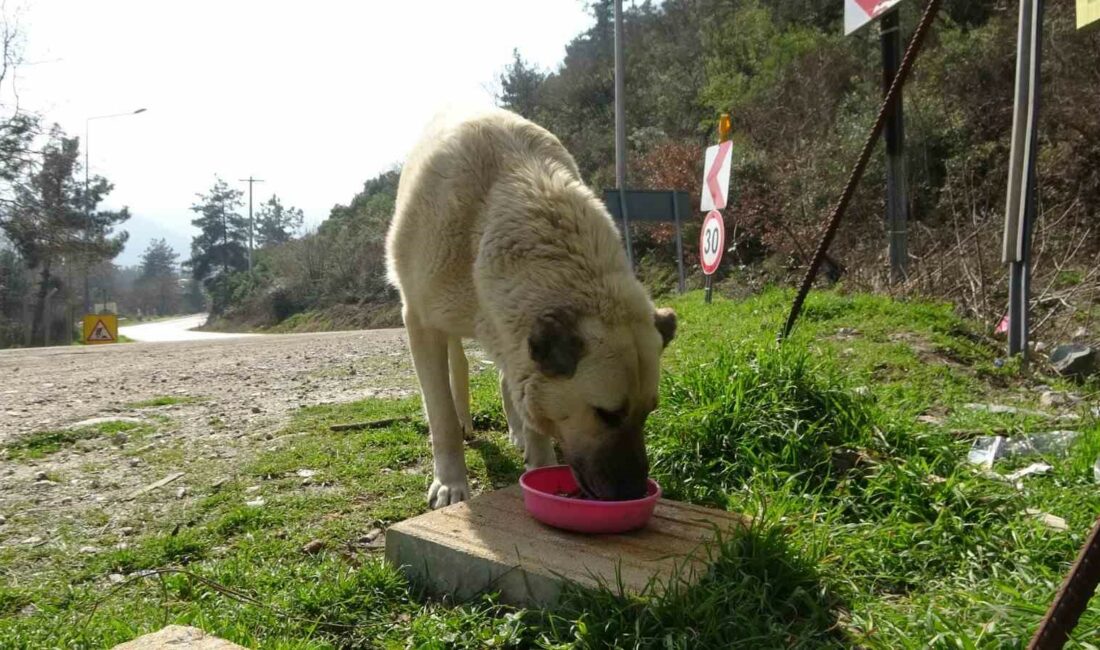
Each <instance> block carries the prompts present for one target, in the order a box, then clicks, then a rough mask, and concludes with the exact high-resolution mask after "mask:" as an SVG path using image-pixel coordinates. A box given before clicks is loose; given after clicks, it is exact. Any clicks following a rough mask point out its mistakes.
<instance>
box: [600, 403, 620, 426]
mask: <svg viewBox="0 0 1100 650" xmlns="http://www.w3.org/2000/svg"><path fill="white" fill-rule="evenodd" d="M596 416H597V417H599V418H600V420H602V421H603V423H604V424H606V425H607V426H608V427H617V426H619V425H620V424H622V423H623V418H625V417H626V407H625V406H624V407H622V408H620V409H616V410H614V411H608V410H607V409H602V408H600V407H598V406H597V407H596Z"/></svg>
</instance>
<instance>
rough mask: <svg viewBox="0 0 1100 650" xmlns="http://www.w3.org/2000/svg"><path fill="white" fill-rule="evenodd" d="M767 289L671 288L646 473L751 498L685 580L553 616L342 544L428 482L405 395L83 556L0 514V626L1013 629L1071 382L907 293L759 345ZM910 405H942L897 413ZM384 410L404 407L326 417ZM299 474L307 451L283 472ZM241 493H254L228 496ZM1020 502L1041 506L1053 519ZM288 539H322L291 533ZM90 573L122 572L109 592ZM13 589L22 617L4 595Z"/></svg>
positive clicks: (985, 642)
mask: <svg viewBox="0 0 1100 650" xmlns="http://www.w3.org/2000/svg"><path fill="white" fill-rule="evenodd" d="M789 300H790V295H789V293H787V292H778V291H773V292H768V293H765V294H764V295H762V296H758V297H755V298H753V299H750V300H747V301H744V302H739V303H734V302H728V301H722V300H718V301H716V303H715V304H713V305H710V306H707V305H704V304H703V303H702V300H701V295H699V294H691V295H689V296H686V297H684V298H681V299H678V300H676V301H675V304H674V306H675V307H676V308H677V310H678V312H679V314H680V322H681V330H680V331H681V334H680V336H679V338H678V339H677V341H676V342H675V343H674V344H673V345H672V347H670V349H669V350H668V352H667V353H666V359H665V370H666V372H665V376H664V378H663V385H662V402H661V407H660V409H659V410H658V411H656V412H655V413H654V414H653V416H652V417H651V418H650V424H649V441H650V455H651V463H652V467H653V474H654V475H655V477H656V478H657V479H658V480H659V481H661V483H662V485H663V486H665V488H666V492H667V493H668V494H669V495H670V496H672V497H675V498H679V499H685V500H689V501H693V502H697V503H702V504H708V505H714V506H718V507H722V508H727V509H730V510H734V511H739V512H745V513H748V514H751V515H753V516H754V517H756V521H755V523H754V525H753V526H752V527H751V528H749V529H748V530H745V531H742V532H740V533H738V534H736V535H734V536H732V537H730V538H728V539H726V540H724V541H723V543H722V545H721V546H720V548H718V549H717V550H716V551H715V553H716V556H715V564H714V570H713V572H712V573H711V575H709V576H708V577H707V578H706V579H705V580H704V581H703V582H702V583H701V584H699V585H696V586H694V587H691V588H684V587H679V588H676V589H673V590H672V591H670V592H666V593H649V594H643V595H642V596H639V597H633V598H629V599H623V598H621V597H619V596H617V595H615V593H614V589H605V590H594V591H573V592H571V593H570V595H569V597H568V599H567V601H566V603H565V606H564V607H563V609H561V610H560V611H558V612H554V613H547V612H541V611H533V610H516V609H512V608H508V607H504V606H501V605H499V604H497V603H496V602H495V601H494V600H493V598H492V596H491V595H488V596H486V597H484V598H483V599H481V600H479V601H477V602H474V603H468V604H465V605H460V606H456V605H450V604H444V603H439V602H434V601H427V600H424V599H423V598H422V597H421V596H420V594H419V593H417V591H416V590H415V589H413V588H411V587H410V586H409V585H408V584H407V583H406V582H405V581H404V580H403V579H402V578H401V577H400V576H399V575H398V574H397V573H395V572H394V571H393V570H391V569H390V568H388V567H387V566H386V565H385V564H384V563H383V562H382V561H381V559H380V558H379V557H378V556H377V554H375V553H374V552H372V551H371V550H370V549H369V548H365V547H364V546H363V545H361V544H358V543H357V542H356V540H357V539H358V538H359V537H360V536H361V535H362V534H363V533H364V532H365V531H367V530H370V529H371V528H374V527H384V526H386V525H388V524H390V523H392V522H394V521H398V520H400V519H403V518H405V517H408V516H411V515H414V514H417V513H419V512H423V510H424V508H425V504H424V491H425V488H426V487H427V484H428V482H429V480H430V477H429V473H430V467H431V458H430V452H429V448H428V444H427V438H426V436H427V432H426V430H425V427H424V425H423V423H422V422H421V421H420V419H419V404H418V401H417V400H416V399H405V400H391V401H383V400H368V401H364V402H357V403H353V404H342V405H335V406H325V407H316V408H309V409H304V410H303V411H301V412H300V413H299V414H298V416H297V417H296V418H295V420H294V421H293V422H292V423H291V424H290V425H289V426H288V427H287V428H286V429H285V430H284V431H283V432H282V434H281V435H279V436H277V437H276V438H275V439H274V440H273V441H271V442H272V445H273V446H272V448H271V449H269V450H267V451H265V452H263V453H262V454H261V455H260V456H259V457H257V458H255V459H254V460H252V461H251V462H250V463H248V464H246V465H245V466H243V467H242V468H241V473H240V474H239V475H238V476H237V477H236V480H235V481H233V482H231V483H229V484H226V485H224V486H222V487H221V488H220V489H218V490H207V491H206V493H203V496H202V498H201V499H200V500H199V501H198V503H196V504H195V505H194V506H193V507H192V508H188V509H181V510H179V511H171V514H170V515H169V516H167V517H166V518H165V519H163V520H160V521H156V522H155V523H152V524H149V532H148V533H146V534H145V535H144V536H140V537H137V538H135V539H134V540H133V541H132V543H131V544H130V546H129V547H128V548H126V549H114V550H110V551H108V552H104V553H101V554H97V555H93V556H90V557H89V556H81V555H75V554H72V553H65V552H63V551H62V550H60V549H58V548H55V547H53V546H47V547H38V548H34V549H23V548H19V547H10V546H8V547H5V546H4V541H5V540H4V538H3V536H4V535H11V534H12V533H10V532H5V531H4V530H3V529H0V647H75V648H80V647H103V646H109V645H110V644H113V643H117V642H120V641H123V640H126V639H129V638H131V637H133V636H135V635H137V634H138V633H141V632H146V631H151V630H154V629H157V628H159V627H161V626H163V625H164V624H166V623H170V622H176V623H187V624H193V625H197V626H198V627H201V628H203V629H206V630H208V631H210V632H212V633H214V634H217V635H220V636H223V637H226V638H228V639H231V640H233V641H236V642H238V643H242V644H244V645H254V646H260V647H265V648H332V647H384V648H406V647H426V648H483V647H516V648H527V647H541V648H573V647H577V648H603V647H618V648H635V647H639V648H718V647H743V648H819V647H851V646H854V645H859V646H863V647H868V648H927V647H933V648H1021V647H1023V646H1024V644H1025V641H1026V639H1027V637H1028V636H1029V635H1030V634H1031V632H1032V631H1033V630H1034V627H1035V625H1036V624H1037V622H1038V620H1039V618H1040V617H1041V616H1042V613H1043V611H1044V609H1045V607H1046V605H1047V604H1048V603H1049V601H1050V599H1051V597H1052V596H1053V594H1054V592H1055V590H1056V589H1057V586H1058V584H1059V581H1060V580H1061V578H1062V576H1063V575H1064V573H1065V571H1066V569H1067V568H1068V564H1069V562H1070V561H1072V559H1073V557H1074V555H1075V553H1076V550H1077V548H1078V547H1079V545H1080V544H1081V543H1082V542H1083V540H1084V538H1085V536H1086V534H1087V532H1088V529H1089V526H1090V525H1091V523H1092V522H1093V521H1094V519H1095V515H1096V513H1097V512H1098V511H1100V488H1098V486H1097V485H1096V484H1095V483H1094V481H1093V479H1092V463H1093V461H1094V460H1095V459H1096V457H1097V455H1098V454H1100V425H1098V423H1097V422H1096V421H1095V420H1094V419H1093V418H1092V417H1091V416H1090V415H1088V414H1087V408H1086V407H1088V406H1091V405H1094V404H1095V403H1096V399H1095V398H1096V394H1095V386H1084V387H1079V386H1078V387H1072V386H1068V385H1064V384H1061V383H1059V382H1057V381H1051V380H1048V379H1045V378H1043V377H1036V378H1034V379H1028V378H1026V377H1024V376H1022V375H1021V374H1020V373H1019V371H1018V369H1017V368H1016V367H1015V366H1014V365H1013V364H1008V365H1007V366H1005V367H998V366H997V365H996V364H994V359H995V358H996V357H997V355H998V354H999V349H998V347H997V346H996V345H995V344H993V343H992V342H991V341H988V340H986V339H985V338H984V337H983V336H982V335H981V333H980V330H979V329H978V328H976V327H974V326H972V325H970V324H969V323H967V322H965V321H963V320H960V319H958V318H956V317H955V316H954V315H953V314H952V312H951V310H950V309H949V308H948V307H946V306H942V305H931V304H925V303H919V302H894V301H891V300H888V299H884V298H875V297H869V296H842V295H837V294H831V293H826V294H814V295H813V296H811V298H810V300H809V301H808V303H807V306H806V311H805V315H804V319H803V320H802V321H801V322H800V324H799V327H798V329H797V331H796V333H795V335H794V337H793V338H792V339H791V340H789V341H788V342H787V343H786V344H784V345H783V346H782V347H778V346H777V345H776V343H775V340H774V337H775V333H776V332H777V331H778V329H779V326H780V324H781V322H782V320H783V318H784V317H785V315H786V309H787V307H788V305H789ZM841 328H854V329H856V330H858V334H855V335H851V334H846V333H844V332H843V331H841ZM1040 381H1042V382H1046V383H1052V384H1053V385H1054V387H1055V388H1056V389H1064V390H1074V391H1076V392H1079V393H1082V394H1084V395H1085V397H1086V399H1085V401H1084V402H1083V404H1082V407H1081V409H1080V413H1081V414H1082V419H1081V420H1080V421H1078V422H1074V423H1070V424H1068V425H1067V424H1060V425H1058V424H1056V423H1054V422H1052V421H1049V420H1047V419H1045V418H1042V417H1036V416H1026V415H1004V414H989V413H984V412H979V411H973V410H968V409H965V408H962V405H963V404H965V403H968V402H986V403H1003V404H1012V405H1015V406H1020V407H1023V408H1030V409H1039V410H1042V409H1040V407H1039V406H1038V404H1037V402H1038V395H1039V393H1038V392H1036V391H1035V390H1033V388H1034V385H1035V384H1037V383H1039V382H1040ZM495 383H496V382H495V378H494V377H493V376H491V375H488V374H483V375H479V376H477V377H476V378H475V381H474V385H473V395H474V414H475V425H476V427H477V428H478V429H479V432H478V436H477V440H476V441H474V443H472V444H471V445H470V446H469V448H468V449H467V462H468V464H469V466H470V470H471V477H472V482H473V483H474V484H475V485H476V486H478V487H480V488H483V489H485V488H489V487H498V486H503V485H507V484H510V483H512V482H514V481H515V479H516V477H517V476H518V475H519V473H520V471H521V460H520V458H519V456H518V455H517V454H516V453H515V452H514V451H513V450H512V449H511V448H510V447H509V445H508V444H507V440H506V438H507V436H506V434H505V424H504V418H503V416H502V414H501V411H500V406H499V397H498V396H497V394H496V388H495ZM922 414H930V415H935V416H937V417H938V418H940V419H941V420H942V424H926V423H921V422H918V420H917V416H919V415H922ZM401 415H412V416H414V417H413V418H412V419H411V420H410V421H405V422H401V423H399V424H396V425H394V426H392V427H389V428H386V429H379V430H367V431H358V432H344V433H333V432H331V431H329V430H328V425H330V424H332V423H338V422H349V421H361V420H370V419H376V418H384V417H394V416H401ZM1069 427H1072V428H1074V429H1076V430H1079V431H1081V432H1082V435H1081V437H1080V438H1079V439H1078V441H1077V442H1076V443H1075V444H1074V446H1073V447H1072V448H1071V449H1070V450H1069V452H1068V454H1066V455H1065V456H1054V457H1050V458H1047V461H1048V462H1050V463H1051V464H1052V465H1053V466H1054V469H1053V471H1052V472H1051V473H1050V474H1049V475H1046V476H1033V477H1029V478H1028V479H1026V480H1025V482H1024V489H1023V490H1017V489H1015V488H1014V487H1013V486H1011V485H1009V484H1008V483H1006V482H1003V481H998V480H995V479H991V478H989V477H986V476H983V475H982V473H981V472H979V471H976V470H974V469H973V468H971V467H970V466H968V465H967V464H966V462H965V457H966V452H967V450H968V448H969V445H970V438H971V437H972V436H973V435H977V434H980V433H983V432H991V431H1001V430H1007V431H1010V432H1013V433H1025V432H1030V433H1034V432H1042V431H1045V430H1051V429H1057V428H1069ZM960 432H962V433H960ZM1028 462H1031V459H1026V460H1020V461H1017V462H1008V463H1004V464H1003V466H1002V465H998V467H997V469H998V470H999V471H1004V470H1008V469H1012V468H1014V467H1016V466H1017V465H1020V464H1026V463H1028ZM302 469H310V470H313V471H314V472H315V474H314V475H313V476H312V477H311V478H310V481H309V483H308V484H306V485H303V483H302V479H301V477H299V476H298V474H297V472H298V471H299V470H302ZM249 486H259V490H258V491H251V492H249V491H246V488H247V487H249ZM200 493H201V492H200ZM257 497H262V498H263V499H264V500H265V502H266V503H265V505H264V506H263V507H259V508H257V507H251V506H248V505H246V503H245V502H246V501H248V500H252V499H255V498H257ZM1028 508H1035V509H1039V510H1042V511H1044V512H1049V513H1053V514H1055V515H1058V516H1061V517H1064V518H1065V520H1066V522H1067V524H1068V526H1069V530H1068V531H1059V530H1053V529H1050V528H1048V527H1046V526H1044V525H1043V524H1042V523H1041V522H1039V521H1038V520H1037V519H1036V518H1034V517H1031V516H1028V515H1026V514H1023V512H1024V510H1025V509H1028ZM11 526H12V522H10V521H9V523H8V524H7V527H8V528H11ZM314 539H319V540H322V541H323V542H324V544H325V546H324V549H323V550H322V551H321V552H320V553H317V554H315V555H308V554H305V553H303V552H301V550H300V549H301V547H302V546H303V545H304V544H305V543H306V542H309V541H310V540H314ZM69 542H70V545H76V544H79V542H77V541H72V540H69ZM165 566H173V567H186V568H187V569H188V570H189V571H192V572H194V573H195V574H197V575H199V576H202V577H203V578H205V579H209V580H212V581H216V582H217V583H219V584H221V585H225V586H226V587H228V588H230V589H233V590H235V591H237V592H240V593H243V594H247V595H248V596H251V597H253V598H255V599H256V601H258V603H262V605H261V604H258V603H257V602H240V601H238V600H235V599H232V598H229V597H227V596H225V595H224V594H222V593H219V592H218V591H216V590H215V589H213V588H212V587H211V586H210V585H209V584H206V583H203V582H201V581H199V580H197V579H194V578H192V577H189V576H187V575H182V574H173V575H167V576H163V577H159V576H151V577H147V578H140V577H138V576H140V574H139V573H138V572H140V571H143V570H149V569H154V568H157V567H165ZM111 573H121V574H124V575H129V576H133V582H130V583H126V584H124V585H122V586H119V587H114V588H113V589H114V591H111V590H110V589H109V583H108V582H107V579H106V576H107V575H109V574H111ZM105 594H107V595H108V596H107V597H106V599H104V600H102V602H101V603H100V604H99V607H98V609H97V610H96V613H95V616H94V617H91V618H90V620H89V616H88V615H89V613H90V612H91V610H92V606H93V604H95V603H97V602H99V601H100V600H101V599H103V598H104V596H105ZM31 603H33V604H34V605H35V607H36V608H37V610H36V611H35V612H33V613H20V612H23V611H25V610H24V608H26V607H27V605H28V604H31ZM1098 636H1100V602H1097V603H1094V604H1093V606H1092V607H1090V609H1089V610H1088V612H1087V613H1086V614H1085V616H1084V617H1083V619H1082V621H1081V623H1080V624H1079V626H1078V628H1077V632H1076V633H1075V636H1074V641H1072V642H1071V644H1070V645H1071V647H1083V648H1087V647H1095V645H1094V644H1095V641H1094V639H1096V638H1097V637H1098ZM1090 644H1093V645H1090Z"/></svg>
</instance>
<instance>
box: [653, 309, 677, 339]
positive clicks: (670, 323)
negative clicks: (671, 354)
mask: <svg viewBox="0 0 1100 650" xmlns="http://www.w3.org/2000/svg"><path fill="white" fill-rule="evenodd" d="M653 324H654V325H656V326H657V331H658V332H660V333H661V342H662V343H663V344H664V347H666V348H667V347H668V344H669V343H671V342H672V339H673V338H675V337H676V312H674V311H672V310H671V309H669V308H668V307H662V308H660V309H658V310H657V311H655V312H654V313H653Z"/></svg>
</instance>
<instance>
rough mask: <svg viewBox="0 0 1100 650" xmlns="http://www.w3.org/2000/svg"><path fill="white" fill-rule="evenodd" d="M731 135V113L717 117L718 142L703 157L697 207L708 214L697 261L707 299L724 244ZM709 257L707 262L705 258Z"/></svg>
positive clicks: (708, 148) (731, 165)
mask: <svg viewBox="0 0 1100 650" xmlns="http://www.w3.org/2000/svg"><path fill="white" fill-rule="evenodd" d="M729 136H730V116H729V115H728V114H726V113H723V114H722V116H721V117H720V118H719V119H718V144H716V145H714V146H713V147H707V150H706V152H705V154H704V156H703V189H702V193H701V194H702V195H701V197H700V200H699V209H700V210H701V211H703V212H706V213H707V216H706V218H705V219H704V220H703V229H702V230H701V231H699V261H700V264H701V265H702V267H703V274H704V276H705V277H706V280H705V282H706V291H707V292H706V302H707V304H708V305H709V304H710V301H711V293H712V292H713V288H714V287H713V284H714V280H713V276H714V272H715V271H717V270H718V264H719V263H720V262H721V261H722V250H723V249H724V248H725V245H726V225H725V221H724V220H723V219H722V213H721V210H724V209H725V207H726V205H727V204H728V203H729V193H730V172H731V169H732V168H733V142H731V141H730V139H729ZM708 260H709V261H708Z"/></svg>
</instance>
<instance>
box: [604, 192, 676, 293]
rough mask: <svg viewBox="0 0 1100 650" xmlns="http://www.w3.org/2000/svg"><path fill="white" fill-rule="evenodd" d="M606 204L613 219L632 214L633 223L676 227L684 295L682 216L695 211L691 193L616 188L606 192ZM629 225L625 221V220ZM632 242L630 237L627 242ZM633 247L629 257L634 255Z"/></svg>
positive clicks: (628, 251) (628, 250)
mask: <svg viewBox="0 0 1100 650" xmlns="http://www.w3.org/2000/svg"><path fill="white" fill-rule="evenodd" d="M603 202H604V205H605V206H607V211H608V212H609V213H611V218H612V219H622V218H624V216H625V215H627V214H629V215H630V219H631V220H633V221H650V222H653V221H656V222H660V223H674V224H676V267H677V271H678V273H679V278H678V286H679V289H680V293H683V292H684V291H685V289H686V279H685V276H684V245H683V233H682V229H681V227H682V224H681V215H684V214H687V213H688V212H689V211H690V210H691V202H690V197H689V196H688V194H687V192H674V191H671V190H626V189H622V188H614V189H610V190H604V193H603ZM624 222H625V219H624ZM627 241H628V242H629V238H628V239H627ZM630 250H631V249H630V247H629V244H628V246H627V254H628V255H629V253H630Z"/></svg>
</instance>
